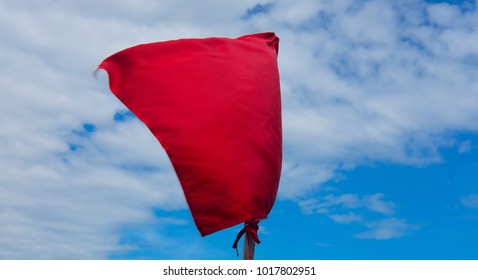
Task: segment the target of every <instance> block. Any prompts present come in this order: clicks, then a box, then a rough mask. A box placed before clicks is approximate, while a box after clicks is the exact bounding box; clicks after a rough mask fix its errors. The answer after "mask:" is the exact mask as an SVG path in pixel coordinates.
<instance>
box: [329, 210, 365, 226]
mask: <svg viewBox="0 0 478 280" xmlns="http://www.w3.org/2000/svg"><path fill="white" fill-rule="evenodd" d="M329 217H330V218H331V219H332V220H333V221H334V222H336V223H338V224H350V223H354V222H360V221H362V219H363V218H362V216H360V215H357V214H354V213H348V214H332V215H330V216H329Z"/></svg>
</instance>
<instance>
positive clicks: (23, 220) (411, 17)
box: [0, 0, 478, 259]
mask: <svg viewBox="0 0 478 280" xmlns="http://www.w3.org/2000/svg"><path fill="white" fill-rule="evenodd" d="M477 4H478V3H477V2H476V1H466V0H464V1H422V0H403V1H380V0H377V1H353V0H343V1H342V0H341V1H327V0H324V1H318V0H317V1H307V0H300V1H291V0H271V1H257V0H241V1H219V0H207V1H186V0H180V1H178V0H160V1H153V0H126V1H113V0H102V1H98V0H95V1H92V0H85V1H73V0H65V1H54V0H44V1H26V0H2V1H0V34H1V36H0V96H1V99H0V100H1V101H0V123H1V128H0V258H1V259H108V258H112V259H118V258H119V259H122V258H132V259H145V258H146V259H157V258H159V259H235V258H236V257H235V252H234V250H232V249H231V248H230V247H231V245H232V242H233V241H234V238H235V235H236V233H237V231H238V230H239V229H240V227H234V228H231V229H228V230H224V231H222V232H219V233H217V234H214V235H211V236H208V237H206V238H201V237H200V235H199V233H198V232H197V230H196V228H195V226H194V223H193V221H192V219H191V217H190V214H189V212H188V210H187V205H186V203H185V200H184V197H183V194H182V191H181V189H180V186H179V184H178V182H177V179H176V177H175V174H174V171H173V169H172V167H171V166H170V163H169V161H168V159H167V156H166V155H165V153H164V151H163V150H162V148H161V147H160V146H159V144H158V143H157V141H156V139H155V138H154V137H153V136H152V134H151V133H150V132H149V130H148V129H147V128H146V127H145V126H144V125H143V124H142V123H141V122H139V121H138V120H137V119H136V118H135V117H134V116H133V115H132V114H131V113H130V112H128V111H127V110H125V107H124V106H123V105H122V104H121V103H120V102H119V101H118V100H117V99H116V98H115V97H114V95H112V94H111V93H110V92H109V89H108V87H107V76H106V74H105V73H104V72H100V73H98V75H97V77H96V79H95V78H94V77H93V76H92V73H93V71H94V70H95V69H96V67H97V65H98V64H99V63H100V62H101V61H102V60H103V59H104V58H106V57H107V56H109V55H110V54H112V53H114V52H117V51H119V50H121V49H124V48H127V47H130V46H133V45H137V44H141V43H147V42H154V41H162V40H170V39H177V38H184V37H210V36H219V37H239V36H241V35H244V34H248V33H255V32H263V31H274V32H276V34H277V35H278V36H279V37H280V39H281V42H280V50H279V65H280V73H281V87H282V98H283V130H284V164H283V175H282V179H281V180H282V181H281V185H280V191H279V197H278V200H277V202H276V205H275V207H274V209H273V211H272V212H271V215H270V218H269V219H268V220H265V221H263V222H262V223H261V225H262V227H261V230H260V232H259V233H260V237H261V239H262V241H263V242H262V243H261V244H260V245H259V246H258V248H257V257H258V258H262V259H377V258H378V259H380V258H392V259H396V258H404V259H420V258H428V259H433V258H444V259H464V258H465V259H466V258H472V259H476V258H478V253H477V251H476V250H473V249H472V248H478V179H477V176H476V173H477V170H478V161H477V160H478V158H477V157H478V134H477V133H478V11H477Z"/></svg>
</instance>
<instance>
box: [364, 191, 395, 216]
mask: <svg viewBox="0 0 478 280" xmlns="http://www.w3.org/2000/svg"><path fill="white" fill-rule="evenodd" d="M383 196H384V195H383V194H381V193H376V194H369V195H366V196H364V197H363V203H364V205H365V207H367V208H368V209H369V210H371V211H375V212H378V213H381V214H384V215H391V214H393V213H394V208H395V204H394V203H393V202H389V201H384V200H382V198H383Z"/></svg>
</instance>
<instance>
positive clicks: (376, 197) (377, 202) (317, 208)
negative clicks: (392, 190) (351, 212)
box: [299, 193, 395, 215]
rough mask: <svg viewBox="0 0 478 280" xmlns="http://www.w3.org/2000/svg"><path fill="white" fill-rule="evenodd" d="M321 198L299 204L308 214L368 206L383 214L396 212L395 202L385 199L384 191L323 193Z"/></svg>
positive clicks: (369, 208) (367, 207) (371, 209)
mask: <svg viewBox="0 0 478 280" xmlns="http://www.w3.org/2000/svg"><path fill="white" fill-rule="evenodd" d="M319 197H320V198H311V199H306V200H302V201H300V202H299V206H300V207H301V209H302V211H303V212H304V213H306V214H314V213H319V214H320V213H335V212H336V211H340V210H342V209H359V208H366V209H368V210H370V211H372V212H377V213H380V214H383V215H391V214H393V213H394V208H395V204H394V203H393V202H390V201H385V200H383V197H384V195H383V194H382V193H376V194H367V195H363V196H359V195H357V194H351V193H347V194H341V195H334V194H327V195H326V194H322V195H321V196H319Z"/></svg>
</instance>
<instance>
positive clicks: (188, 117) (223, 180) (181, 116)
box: [98, 33, 282, 236]
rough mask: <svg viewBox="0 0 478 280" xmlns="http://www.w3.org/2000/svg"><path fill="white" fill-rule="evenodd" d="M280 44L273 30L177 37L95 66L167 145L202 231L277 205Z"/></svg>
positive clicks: (256, 216)
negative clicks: (223, 36) (240, 33)
mask: <svg viewBox="0 0 478 280" xmlns="http://www.w3.org/2000/svg"><path fill="white" fill-rule="evenodd" d="M278 46H279V39H278V37H276V35H275V34H274V33H259V34H250V35H245V36H242V37H239V38H235V39H232V38H216V37H213V38H201V39H179V40H173V41H164V42H156V43H149V44H143V45H138V46H135V47H131V48H128V49H125V50H123V51H120V52H118V53H115V54H113V55H111V56H110V57H108V58H106V59H105V60H104V61H103V62H102V63H101V64H100V65H99V67H98V68H99V69H104V70H106V71H107V73H108V76H109V85H110V89H111V91H112V92H113V94H115V95H116V96H117V98H118V99H119V100H120V101H122V102H123V103H124V104H125V105H126V107H128V108H129V109H130V110H131V111H132V112H133V113H134V114H135V115H136V116H137V117H138V118H139V119H140V120H141V121H142V122H144V124H145V125H146V126H147V127H148V128H149V129H150V130H151V132H152V133H153V134H154V136H155V137H156V138H157V139H158V140H159V142H160V143H161V145H162V146H163V148H164V149H165V150H166V152H167V154H168V157H169V159H170V160H171V162H172V165H173V167H174V170H175V172H176V174H177V176H178V178H179V181H180V184H181V186H182V188H183V191H184V195H185V197H186V201H187V203H188V205H189V208H190V210H191V213H192V216H193V219H194V221H195V223H196V226H197V228H198V230H199V232H200V233H201V235H202V236H205V235H208V234H211V233H214V232H216V231H219V230H222V229H225V228H228V227H231V226H234V225H237V224H239V223H242V222H248V221H250V222H254V223H257V222H258V221H260V220H262V219H265V218H267V216H268V214H269V212H270V211H271V208H272V206H273V204H274V201H275V198H276V195H277V190H278V185H279V179H280V173H281V165H282V127H281V99H280V83H279V71H278V66H277V54H278ZM132 145H134V143H132Z"/></svg>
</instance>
